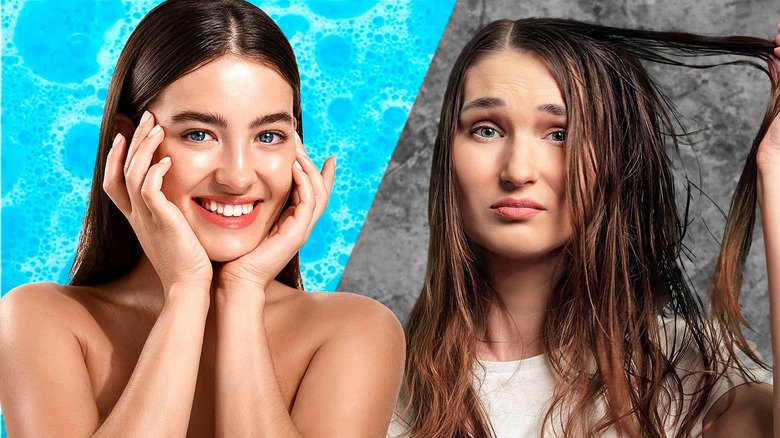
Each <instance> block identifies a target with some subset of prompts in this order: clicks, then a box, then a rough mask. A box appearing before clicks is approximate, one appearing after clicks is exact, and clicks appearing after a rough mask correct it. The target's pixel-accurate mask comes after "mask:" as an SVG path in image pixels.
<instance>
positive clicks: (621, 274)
mask: <svg viewBox="0 0 780 438" xmlns="http://www.w3.org/2000/svg"><path fill="white" fill-rule="evenodd" d="M773 48H774V44H773V43H772V42H770V41H768V40H762V39H758V38H751V37H723V38H715V37H702V36H696V35H691V34H682V33H664V32H651V31H640V30H626V29H616V28H610V27H604V26H596V25H591V24H585V23H579V22H575V21H570V20H555V19H526V20H518V21H508V20H502V21H497V22H494V23H491V24H489V25H487V26H485V27H484V28H483V29H481V30H480V31H479V32H478V33H477V34H476V35H475V36H474V37H473V38H472V39H471V41H470V42H469V43H468V44H467V45H466V47H465V48H464V49H463V51H462V52H461V54H460V56H459V57H458V59H457V61H456V63H455V66H454V68H453V70H452V73H451V75H450V78H449V82H448V85H447V90H446V93H445V96H444V103H443V106H442V112H441V119H440V122H439V131H438V135H437V137H436V143H435V147H434V154H433V164H432V170H431V182H430V192H429V206H428V219H429V224H430V225H429V226H430V244H429V252H428V265H427V271H426V276H425V283H424V286H423V288H422V291H421V293H420V297H419V299H418V301H417V303H416V304H415V306H414V308H413V310H412V312H411V314H410V316H409V319H408V322H407V325H406V333H407V362H406V386H405V397H404V398H405V400H406V401H407V407H406V409H407V411H406V414H405V415H404V416H405V417H406V418H409V419H410V421H411V430H412V435H413V436H415V437H425V438H430V437H475V438H482V437H490V436H492V435H493V432H492V429H491V425H490V422H489V420H488V419H487V416H486V414H485V412H484V410H483V408H482V406H481V404H480V401H479V397H478V394H477V391H476V389H475V388H474V373H473V369H474V368H473V367H474V363H475V360H476V339H477V336H480V335H482V334H483V333H484V331H485V330H486V327H485V325H486V319H487V315H488V312H489V310H490V309H491V306H494V305H498V306H500V302H499V300H498V297H497V295H496V293H495V291H494V289H493V288H492V287H491V284H490V282H489V280H488V279H487V278H486V276H485V275H484V274H483V270H482V269H481V268H480V266H479V262H478V260H477V258H476V257H475V254H474V252H473V251H472V248H471V246H470V244H469V241H468V238H467V236H466V234H465V232H464V230H463V227H462V225H461V217H460V212H459V209H458V203H457V190H458V186H457V184H456V182H455V178H454V173H453V169H452V163H451V150H452V144H453V138H454V135H455V132H456V129H457V121H458V116H459V112H460V109H461V106H462V103H463V102H462V99H463V87H464V77H465V74H466V72H467V71H468V69H469V68H470V67H471V66H473V65H475V64H476V63H477V62H479V61H480V60H481V59H483V58H484V57H485V56H486V55H488V54H490V53H496V52H500V51H504V50H516V51H520V52H522V53H529V54H532V55H534V56H536V57H537V58H538V59H539V60H541V61H542V62H543V63H545V64H546V66H547V68H548V69H549V71H550V72H551V73H552V74H553V76H554V77H555V79H556V80H557V82H558V86H559V87H560V89H561V94H562V96H563V99H564V103H565V105H566V108H567V120H568V122H567V124H568V126H567V134H566V144H567V147H566V158H565V165H566V168H567V189H566V190H567V201H568V206H569V214H570V217H571V222H572V227H573V235H572V238H571V240H570V241H569V242H568V243H567V244H566V245H565V246H564V248H563V249H562V251H561V256H560V265H559V266H561V267H562V269H560V273H561V275H560V279H559V281H558V282H557V283H556V284H555V285H554V287H553V291H552V294H551V298H550V302H549V303H548V306H547V309H548V311H547V317H546V318H545V322H544V326H543V329H542V330H543V331H542V337H543V341H544V345H545V350H546V352H547V355H548V356H549V359H550V362H551V364H552V366H553V368H554V370H555V372H556V375H557V383H556V387H555V391H554V393H553V394H552V401H551V405H550V408H549V410H548V412H547V414H546V416H545V419H544V423H545V426H551V428H552V430H553V431H555V432H557V433H561V434H562V435H564V436H570V435H577V436H579V435H584V436H592V435H598V434H599V433H602V432H604V431H606V430H608V429H613V430H615V431H617V432H618V433H619V434H628V435H639V436H643V437H661V436H666V433H665V426H669V424H668V421H669V419H668V417H666V416H664V413H663V412H661V409H662V407H661V405H663V404H664V403H663V402H662V400H687V403H686V406H687V410H686V411H685V412H679V411H676V412H675V413H677V414H678V415H677V416H675V418H677V419H676V420H674V421H676V423H675V425H676V426H677V430H678V436H688V435H689V434H690V433H691V431H692V429H693V428H694V426H695V424H696V421H697V420H698V419H699V418H700V416H701V415H703V413H704V412H703V411H704V408H705V403H706V401H707V397H708V395H709V393H710V391H711V389H712V387H713V386H714V384H715V383H716V380H717V379H718V378H719V377H720V376H721V375H722V373H723V372H724V371H725V370H726V369H727V368H729V367H732V368H733V367H736V368H739V369H740V370H741V371H742V372H743V373H744V372H745V370H744V369H743V368H742V365H740V364H739V363H738V361H737V360H736V359H735V352H736V351H737V350H742V351H743V352H745V353H746V354H747V355H748V356H749V357H750V358H751V359H753V360H755V361H757V362H759V363H762V362H760V361H759V359H758V358H757V357H756V356H755V354H754V353H753V352H752V350H751V349H750V348H749V347H748V346H747V342H746V341H745V338H744V337H743V336H742V332H741V329H740V324H742V323H744V320H743V319H742V316H741V314H740V311H739V307H738V303H737V302H738V297H739V291H740V288H741V272H742V269H743V266H744V262H745V257H746V255H747V252H748V249H749V246H750V242H751V235H752V228H753V224H754V222H755V204H756V162H755V156H756V149H757V147H758V144H759V142H760V140H761V138H762V137H763V135H764V134H765V133H766V130H767V128H768V126H769V123H770V122H771V120H772V119H773V118H774V116H775V115H777V113H778V111H779V110H780V92H779V91H778V89H779V87H778V82H779V76H778V68H777V65H776V64H775V60H774V58H773V55H772V49H773ZM715 55H732V56H733V55H736V56H740V58H738V59H735V60H734V61H731V62H721V63H719V64H716V65H723V64H731V63H736V64H747V65H750V66H752V67H755V68H758V69H760V70H762V71H764V72H765V73H766V74H767V75H768V76H769V78H770V80H771V85H772V95H771V100H770V103H769V107H768V109H767V112H766V115H765V118H764V120H763V123H762V125H761V128H760V130H759V132H758V135H757V136H756V139H755V140H754V142H753V145H752V148H751V151H750V154H749V155H748V159H747V162H746V164H745V168H744V170H743V173H742V178H741V179H740V182H739V185H738V187H737V190H736V192H735V194H734V198H733V201H732V208H731V210H730V213H729V216H728V219H727V228H726V234H725V237H724V242H723V246H722V252H721V255H720V258H719V262H718V266H717V268H716V272H715V275H714V276H713V282H712V285H713V287H712V289H711V291H710V293H711V297H712V308H713V313H712V318H711V319H708V318H706V316H705V312H704V310H703V307H704V306H703V305H702V303H701V302H700V300H699V299H698V297H697V295H696V294H695V293H694V292H693V291H692V290H691V289H690V287H689V285H688V282H687V281H686V278H685V274H684V271H683V270H682V269H681V266H682V265H681V261H680V255H681V250H682V240H683V237H684V234H685V227H686V225H687V223H688V222H687V220H686V218H687V213H688V211H687V204H686V207H685V209H684V211H683V217H682V218H681V215H680V213H679V212H678V207H677V205H676V201H675V186H674V180H673V175H672V170H671V160H670V158H669V156H668V154H667V146H669V147H670V148H673V149H671V150H673V151H674V150H676V149H677V147H678V141H680V137H681V136H682V135H684V134H676V132H678V131H681V128H682V126H681V124H680V123H679V122H678V119H677V116H676V113H675V112H674V109H673V106H672V105H671V104H670V103H669V102H668V101H667V100H666V98H665V97H664V96H663V94H662V93H661V92H660V90H659V89H658V87H657V86H656V84H655V83H654V81H653V80H652V78H651V77H650V76H649V75H648V74H647V72H646V70H645V69H644V67H643V66H642V64H641V62H640V61H652V62H657V63H662V64H670V65H676V66H688V67H695V68H709V67H713V66H715V65H690V64H688V63H687V62H685V59H686V57H694V56H715ZM745 58H754V59H758V60H760V61H761V62H760V63H759V62H756V61H751V60H748V59H745ZM659 302H663V303H665V306H661V305H659ZM660 314H666V315H668V316H673V317H674V318H676V319H677V320H679V321H682V323H683V324H684V326H685V327H686V328H685V330H684V333H685V336H683V339H677V340H676V342H675V346H674V347H673V348H671V349H666V348H664V345H662V344H663V342H664V340H662V339H661V337H662V335H661V330H662V329H661V327H659V320H658V316H659V315H660ZM667 350H671V351H667ZM686 350H693V351H695V352H697V353H699V354H700V356H701V361H702V367H701V370H700V373H699V379H698V386H697V388H696V390H695V391H694V393H693V394H690V389H688V391H687V392H684V391H683V382H682V378H681V376H679V375H678V374H677V373H676V371H675V366H676V365H678V364H679V363H680V361H681V360H682V357H681V356H682V353H683V352H684V351H686ZM600 402H604V403H605V405H604V406H605V408H606V409H605V411H604V412H601V413H598V410H597V409H595V408H594V406H597V405H598V403H600ZM681 407H682V404H680V405H677V409H680V408H681ZM562 413H565V415H562Z"/></svg>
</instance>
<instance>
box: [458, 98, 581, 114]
mask: <svg viewBox="0 0 780 438" xmlns="http://www.w3.org/2000/svg"><path fill="white" fill-rule="evenodd" d="M505 105H506V102H504V100H503V99H501V98H500V97H480V98H478V99H474V100H472V101H471V102H468V103H466V104H465V105H463V108H462V109H461V110H460V111H461V112H465V111H468V110H470V109H475V108H481V109H490V108H496V107H502V106H505ZM536 110H537V111H539V112H543V113H550V114H552V115H554V116H562V117H565V116H566V107H564V106H563V105H559V104H557V103H545V104H542V105H539V106H537V107H536Z"/></svg>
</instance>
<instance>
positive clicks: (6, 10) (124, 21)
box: [0, 0, 455, 436]
mask: <svg viewBox="0 0 780 438" xmlns="http://www.w3.org/2000/svg"><path fill="white" fill-rule="evenodd" d="M157 3H159V1H157V0H147V1H130V0H34V1H32V0H31V1H25V0H3V1H2V51H1V52H0V53H1V55H0V56H2V74H1V75H0V76H1V78H2V96H1V102H0V104H1V106H2V108H1V112H0V127H1V128H0V129H2V151H1V153H2V160H1V161H2V166H1V167H0V182H1V185H2V207H1V208H0V223H1V227H0V251H2V253H1V254H2V264H1V266H0V268H1V269H2V275H1V277H0V280H1V281H0V284H1V288H0V296H2V295H3V294H5V293H7V292H8V291H9V290H10V289H12V288H14V287H16V286H18V285H21V284H24V283H29V282H32V281H58V282H61V283H62V282H67V281H68V271H69V268H70V265H71V263H72V261H73V254H74V251H75V248H76V243H77V237H78V233H79V229H80V226H81V220H82V216H83V214H84V212H85V208H86V201H87V196H88V193H89V188H90V180H91V175H92V172H93V168H94V162H95V152H96V150H97V136H98V130H99V125H100V119H101V115H102V108H103V102H104V99H105V97H106V89H107V87H108V83H109V80H110V78H111V74H112V72H113V68H114V64H115V63H116V59H117V58H118V56H119V52H120V50H121V47H122V45H123V44H124V42H125V41H126V40H127V37H128V36H129V34H130V32H131V31H132V29H133V28H134V27H135V25H136V24H137V23H138V21H139V20H140V19H141V17H142V16H143V15H144V14H145V13H146V12H147V11H148V10H150V9H151V8H152V7H154V6H155V5H156V4H157ZM253 3H255V4H257V5H258V6H260V7H262V8H263V10H265V11H266V12H267V13H268V14H269V15H270V16H271V17H272V18H273V19H274V20H276V21H277V23H278V24H279V26H280V27H281V28H282V30H283V31H284V32H285V34H286V35H287V37H288V38H289V39H290V42H291V44H292V46H293V48H294V49H295V53H296V56H297V57H298V63H299V67H300V71H301V79H302V83H301V88H302V100H303V120H304V129H305V140H306V144H307V149H308V151H309V153H310V155H311V156H312V158H313V159H314V161H315V162H316V163H318V164H321V163H322V162H324V160H325V159H326V158H327V157H328V156H330V155H336V156H337V157H338V174H337V180H336V185H335V186H334V189H333V193H332V197H331V201H330V205H329V207H328V210H327V211H326V213H325V214H324V215H323V217H322V219H321V220H320V222H319V223H318V224H317V226H316V227H315V229H314V232H313V233H312V236H311V238H310V239H309V242H308V243H307V244H306V246H304V248H303V249H302V250H301V260H302V271H303V277H304V282H305V284H306V286H307V289H309V290H327V291H332V290H334V289H335V287H336V285H337V284H338V281H339V278H340V276H341V273H342V271H343V269H344V267H345V265H346V263H347V260H348V259H349V254H350V252H351V250H352V247H353V245H354V243H355V240H356V239H357V236H358V233H359V232H360V228H361V226H362V224H363V221H364V219H365V216H366V214H367V212H368V209H369V207H370V204H371V201H372V200H373V197H374V194H375V193H376V190H377V188H378V187H379V183H380V181H381V178H382V175H383V172H384V170H385V167H386V166H387V163H388V162H389V160H390V156H391V154H392V152H393V149H394V148H395V144H396V142H397V141H398V137H399V136H400V133H401V129H402V128H403V125H404V123H405V121H406V118H407V116H408V114H409V110H410V109H411V106H412V104H413V102H414V99H415V97H416V95H417V91H418V89H419V87H420V84H421V83H422V80H423V77H424V76H425V72H426V71H427V69H428V66H429V64H430V61H431V58H432V57H433V53H434V51H435V50H436V46H437V45H438V42H439V39H440V38H441V34H442V32H443V30H444V26H445V25H446V23H447V20H448V18H449V16H450V14H451V13H452V9H453V7H454V4H455V0H397V1H379V0H368V1H360V2H353V1H346V0H308V1H284V0H277V1H270V2H258V1H253ZM0 418H1V417H0ZM0 436H5V427H4V425H3V424H2V421H0Z"/></svg>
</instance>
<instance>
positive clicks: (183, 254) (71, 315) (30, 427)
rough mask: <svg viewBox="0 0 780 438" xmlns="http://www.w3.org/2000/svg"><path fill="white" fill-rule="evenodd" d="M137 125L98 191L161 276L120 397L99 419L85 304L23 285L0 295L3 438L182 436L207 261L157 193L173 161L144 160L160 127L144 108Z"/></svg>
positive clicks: (112, 156)
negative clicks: (156, 304)
mask: <svg viewBox="0 0 780 438" xmlns="http://www.w3.org/2000/svg"><path fill="white" fill-rule="evenodd" d="M143 122H145V123H141V124H140V125H139V127H138V129H136V130H135V132H134V135H133V141H132V143H131V144H130V147H129V148H127V145H126V141H125V139H124V137H122V136H121V135H118V136H117V138H116V140H115V142H114V145H113V148H112V151H111V152H110V153H109V157H108V160H107V164H106V173H105V180H104V186H103V187H104V190H105V191H106V193H107V194H108V195H109V196H110V197H111V199H112V200H113V201H114V203H115V204H116V205H117V206H118V207H119V209H120V210H121V211H122V212H123V213H124V214H125V216H126V217H127V218H128V220H129V221H130V224H131V225H132V226H133V229H134V230H135V232H136V235H137V236H138V239H139V241H140V242H141V245H142V247H143V249H144V253H145V254H146V256H147V257H148V259H149V260H150V262H151V264H152V265H153V266H154V268H155V270H156V271H157V272H158V273H159V274H161V275H160V280H161V282H162V286H163V295H164V304H163V306H162V311H161V313H160V315H159V317H158V318H157V320H156V322H155V323H154V325H153V327H152V329H151V331H150V333H149V336H148V338H147V339H146V342H145V343H144V345H143V348H142V350H141V353H140V356H139V358H138V361H137V363H136V365H135V368H134V370H133V372H132V375H131V376H130V379H129V381H128V383H127V385H126V386H125V388H124V390H123V391H122V393H121V396H120V397H119V399H118V401H117V403H116V404H115V406H113V409H111V410H110V413H109V414H108V415H107V417H106V418H105V420H104V421H102V422H101V418H100V414H99V412H98V407H97V402H96V400H97V399H98V398H100V397H101V396H104V394H101V393H99V392H98V391H97V388H100V387H101V385H104V384H105V382H102V381H95V382H93V381H92V377H93V376H92V375H91V373H90V367H89V366H88V362H89V361H90V359H91V358H90V357H89V354H90V349H91V348H93V347H94V346H93V345H90V343H89V342H88V341H89V340H88V339H83V338H81V337H80V334H81V333H83V332H84V331H85V330H89V329H90V328H95V329H96V330H94V331H95V332H99V331H100V328H99V326H98V323H97V322H95V321H94V319H91V317H90V314H89V309H86V308H85V307H88V306H84V305H80V304H79V300H78V299H77V298H74V297H68V296H67V295H66V294H64V293H58V292H57V291H55V290H52V289H57V288H59V287H58V286H51V285H49V286H47V285H37V286H36V285H31V286H27V287H24V288H20V290H19V291H16V292H14V293H12V294H10V295H9V297H6V298H3V300H1V301H2V303H1V306H0V403H2V404H3V410H4V412H3V413H4V415H5V417H6V421H7V426H8V431H9V433H10V434H11V436H14V437H25V436H31V437H39V436H60V437H68V436H78V437H84V436H111V437H114V436H184V435H185V434H186V433H187V427H188V424H189V417H190V411H191V409H192V401H193V395H194V390H195V384H196V380H197V374H198V365H199V360H200V354H201V346H202V342H203V333H204V326H205V318H206V314H207V310H208V306H209V295H208V291H209V284H210V279H211V264H210V262H209V260H208V257H207V256H206V254H205V251H204V250H203V248H202V247H201V246H200V244H199V243H198V241H197V239H196V237H195V235H194V233H193V232H192V230H191V229H190V228H189V226H188V225H187V223H186V221H184V218H183V217H182V215H181V212H180V211H179V210H178V209H177V208H176V207H175V206H174V205H173V204H171V203H169V202H168V201H167V200H166V198H165V196H164V195H163V194H162V193H161V192H160V187H161V184H162V178H163V176H164V175H165V173H166V172H167V171H168V169H170V166H171V162H170V160H169V159H168V160H166V159H163V160H162V161H161V162H159V163H155V164H152V162H151V160H152V155H153V153H154V151H155V150H156V149H157V147H158V145H159V144H160V142H161V141H162V138H163V136H164V133H163V131H162V129H161V128H160V127H159V126H156V125H155V122H154V118H153V117H152V116H151V114H148V113H147V114H145V115H144V118H143ZM125 181H126V182H125ZM108 231H109V232H110V230H108ZM172 248H173V249H174V250H171V249H172ZM151 283H152V284H153V283H154V282H151ZM85 293H86V292H85ZM149 293H150V294H154V293H155V292H154V291H149ZM90 325H92V326H95V327H90ZM96 342H99V340H98V341H96ZM103 378H106V377H105V376H104V377H103ZM107 378H111V377H107Z"/></svg>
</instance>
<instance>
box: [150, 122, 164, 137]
mask: <svg viewBox="0 0 780 438" xmlns="http://www.w3.org/2000/svg"><path fill="white" fill-rule="evenodd" d="M161 130H162V127H161V126H160V125H154V128H152V130H151V131H149V135H148V136H147V137H154V136H155V135H157V133H158V132H160V131H161Z"/></svg>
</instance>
